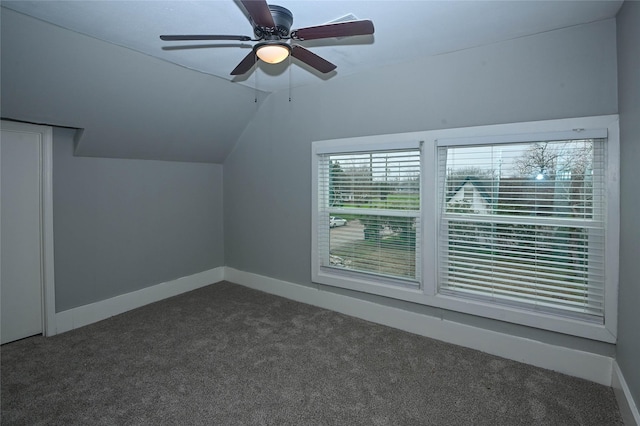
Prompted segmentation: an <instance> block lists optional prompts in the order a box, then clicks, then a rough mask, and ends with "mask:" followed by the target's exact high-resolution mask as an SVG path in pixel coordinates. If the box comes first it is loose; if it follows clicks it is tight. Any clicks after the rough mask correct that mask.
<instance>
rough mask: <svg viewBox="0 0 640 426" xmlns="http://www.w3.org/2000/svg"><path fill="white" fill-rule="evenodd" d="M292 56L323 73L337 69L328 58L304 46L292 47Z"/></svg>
mask: <svg viewBox="0 0 640 426" xmlns="http://www.w3.org/2000/svg"><path fill="white" fill-rule="evenodd" d="M291 56H293V57H294V58H296V59H299V60H301V61H302V62H304V63H305V64H307V65H309V66H310V67H313V68H315V69H317V70H318V71H320V72H321V73H325V74H326V73H328V72H331V71H333V70H335V69H336V66H335V65H334V64H332V63H331V62H329V61H327V60H326V59H323V58H321V57H320V56H318V55H316V54H315V53H313V52H312V51H310V50H308V49H305V48H304V47H302V46H298V45H294V46H293V47H292V48H291Z"/></svg>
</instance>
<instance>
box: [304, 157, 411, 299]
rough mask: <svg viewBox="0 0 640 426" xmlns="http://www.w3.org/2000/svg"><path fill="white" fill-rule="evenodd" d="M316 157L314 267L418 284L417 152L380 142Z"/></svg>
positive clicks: (405, 283)
mask: <svg viewBox="0 0 640 426" xmlns="http://www.w3.org/2000/svg"><path fill="white" fill-rule="evenodd" d="M316 161H317V162H318V171H319V178H318V182H317V185H318V192H317V197H318V198H317V214H318V216H317V236H318V252H317V255H318V259H317V262H318V264H319V267H320V268H321V269H327V270H331V271H332V272H333V273H334V274H335V273H337V274H340V273H358V274H360V275H362V274H366V275H367V276H369V277H370V278H371V279H377V280H381V281H385V282H387V283H391V282H393V283H395V284H398V285H406V286H414V287H418V283H419V281H420V267H419V262H420V258H421V256H420V237H419V236H420V150H419V149H418V148H417V147H416V148H400V149H397V148H396V149H389V148H388V147H386V145H383V146H380V147H375V149H367V150H363V151H357V152H354V151H346V152H327V153H323V154H319V155H317V157H316Z"/></svg>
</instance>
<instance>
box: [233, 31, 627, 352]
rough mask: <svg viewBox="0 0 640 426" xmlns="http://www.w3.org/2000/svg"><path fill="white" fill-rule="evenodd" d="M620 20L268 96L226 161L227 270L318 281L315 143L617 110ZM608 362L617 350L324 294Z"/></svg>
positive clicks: (454, 315) (484, 321)
mask: <svg viewBox="0 0 640 426" xmlns="http://www.w3.org/2000/svg"><path fill="white" fill-rule="evenodd" d="M616 73H617V67H616V26H615V20H613V19H610V20H607V21H602V22H597V23H593V24H588V25H583V26H578V27H572V28H569V29H564V30H559V31H553V32H548V33H544V34H539V35H536V36H532V37H527V38H521V39H517V40H511V41H508V42H504V43H499V44H493V45H490V46H484V47H479V48H474V49H469V50H465V51H460V52H455V53H451V54H447V55H440V56H436V57H432V58H422V59H419V60H416V61H415V62H413V63H405V64H401V65H397V66H390V67H387V68H384V69H380V70H375V71H371V72H369V73H365V74H360V75H357V76H348V77H340V76H337V77H336V78H334V79H332V80H330V81H328V82H325V83H323V84H322V85H318V86H314V87H304V88H294V89H293V90H292V102H288V91H286V93H285V92H282V93H276V94H273V95H271V96H270V97H269V98H268V99H267V100H266V101H265V103H264V104H263V105H262V107H261V108H260V110H259V112H258V114H257V116H256V118H255V119H254V120H253V121H252V122H251V123H250V124H249V126H248V127H247V128H246V129H245V131H244V133H243V134H242V136H241V138H240V139H239V141H238V143H237V144H236V146H235V148H234V151H232V153H231V154H230V155H229V157H228V158H227V160H226V161H225V182H224V199H225V261H226V265H227V266H230V267H233V268H236V269H239V270H242V271H247V272H252V273H256V274H261V275H265V276H268V277H273V278H277V279H282V280H286V281H289V282H293V283H297V284H300V285H306V286H316V284H313V283H311V222H310V221H311V210H310V209H311V181H310V179H311V141H313V140H322V139H331V138H340V137H350V136H363V135H374V134H385V133H395V132H410V131H418V130H428V129H436V128H451V127H462V126H475V125H486V124H495V123H509V122H520V121H531V120H543V119H554V118H567V117H578V116H589V115H601V114H612V113H616V112H617V84H616ZM322 289H323V290H326V291H336V292H341V293H346V294H350V295H352V296H354V297H359V298H363V299H367V300H372V301H375V302H378V303H382V304H388V305H389V304H390V305H394V306H399V307H402V308H404V309H408V310H414V311H418V312H425V313H427V314H431V315H437V316H442V317H445V318H449V319H452V320H454V321H460V322H464V323H471V324H474V325H476V326H479V327H485V328H489V329H495V330H500V331H503V332H507V333H512V334H516V335H523V336H527V337H530V338H536V339H539V340H543V341H546V342H549V343H553V344H558V345H564V346H567V347H575V348H581V349H584V350H589V351H594V352H597V353H602V354H607V355H612V354H613V353H614V351H615V348H614V346H612V345H607V344H602V343H598V342H594V341H589V340H585V339H578V338H572V337H569V336H565V335H558V334H554V333H550V332H544V331H541V330H534V329H530V328H526V327H520V326H515V325H512V324H506V323H500V322H497V321H491V320H487V319H483V318H478V317H473V316H469V315H463V314H457V313H453V312H442V311H440V310H436V309H430V308H427V307H422V306H418V305H413V304H409V303H404V302H400V301H392V300H387V299H383V298H380V297H375V296H370V295H364V294H357V293H353V292H346V291H343V290H336V289H331V288H329V287H322Z"/></svg>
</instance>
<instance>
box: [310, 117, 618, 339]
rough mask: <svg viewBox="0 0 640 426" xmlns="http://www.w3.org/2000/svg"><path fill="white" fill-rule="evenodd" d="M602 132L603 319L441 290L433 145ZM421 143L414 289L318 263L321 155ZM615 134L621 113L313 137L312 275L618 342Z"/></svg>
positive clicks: (319, 279)
mask: <svg viewBox="0 0 640 426" xmlns="http://www.w3.org/2000/svg"><path fill="white" fill-rule="evenodd" d="M603 133H606V135H607V141H606V142H605V150H606V158H607V165H606V167H607V171H606V176H605V190H606V197H607V199H606V214H605V229H606V236H605V238H606V239H605V271H606V275H605V283H604V292H605V301H604V318H603V323H594V322H590V321H584V320H581V319H578V318H572V317H569V316H562V315H555V314H551V313H545V312H535V311H532V310H527V309H522V308H518V307H516V306H508V305H504V304H496V303H492V302H487V301H481V300H476V299H469V298H462V297H459V296H453V295H447V294H439V293H438V285H437V277H438V270H437V265H438V232H439V231H438V229H439V215H440V211H439V203H438V176H437V167H436V164H437V161H438V158H437V155H438V154H437V148H438V144H441V145H443V144H448V145H452V144H458V145H465V144H469V143H473V144H483V143H484V144H487V143H499V142H503V143H509V142H526V141H539V140H543V139H545V138H549V137H551V136H552V138H555V139H556V140H560V139H579V138H585V137H587V135H589V134H593V135H596V134H603ZM419 141H422V152H421V162H422V171H421V186H420V200H421V201H420V202H421V236H420V241H422V247H421V252H422V262H420V264H418V262H416V268H418V267H420V268H421V273H420V274H419V276H420V277H421V282H420V283H419V287H418V288H409V287H403V286H398V285H395V284H394V283H393V282H388V281H385V280H379V279H375V278H372V277H371V276H370V275H367V274H360V273H349V272H348V271H340V270H337V271H336V270H329V268H320V265H319V262H318V240H317V233H316V231H317V229H318V228H317V226H318V222H317V221H318V214H317V212H318V204H317V203H318V173H319V170H318V156H319V155H321V154H326V153H345V152H350V151H352V152H356V151H364V150H376V149H378V150H383V149H389V148H392V149H401V148H411V147H415V146H416V144H418V143H419ZM619 164H620V134H619V126H618V115H606V116H594V117H580V118H570V119H559V120H546V121H535V122H525V123H511V124H500V125H490V126H477V127H465V128H457V129H441V130H430V131H424V132H413V133H403V134H394V135H376V136H371V137H360V138H347V139H334V140H329V141H317V142H313V144H312V210H311V211H312V232H311V240H312V250H311V256H312V259H311V263H312V281H313V282H316V283H321V284H327V285H331V286H336V287H341V288H347V289H351V290H357V291H361V292H365V293H372V294H377V295H380V296H385V297H390V298H395V299H401V300H406V301H410V302H414V303H419V304H423V305H428V306H433V307H438V308H443V309H448V310H452V311H458V312H464V313H467V314H472V315H477V316H481V317H486V318H492V319H496V320H501V321H506V322H511V323H515V324H521V325H525V326H530V327H535V328H540V329H545V330H551V331H555V332H560V333H565V334H569V335H574V336H579V337H584V338H588V339H593V340H598V341H604V342H609V343H615V341H616V335H617V303H618V258H619V234H620V230H619V228H620V219H619V218H620V189H619V176H620V166H619Z"/></svg>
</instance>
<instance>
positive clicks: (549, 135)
mask: <svg viewBox="0 0 640 426" xmlns="http://www.w3.org/2000/svg"><path fill="white" fill-rule="evenodd" d="M607 134H608V132H607V129H582V128H580V129H573V130H567V131H557V132H538V133H525V134H517V135H504V134H500V135H497V136H479V137H464V138H443V139H438V140H437V141H436V142H437V145H438V146H457V145H464V146H468V145H495V144H499V143H517V142H541V141H561V140H567V139H603V138H606V137H607Z"/></svg>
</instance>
